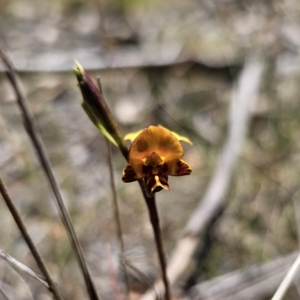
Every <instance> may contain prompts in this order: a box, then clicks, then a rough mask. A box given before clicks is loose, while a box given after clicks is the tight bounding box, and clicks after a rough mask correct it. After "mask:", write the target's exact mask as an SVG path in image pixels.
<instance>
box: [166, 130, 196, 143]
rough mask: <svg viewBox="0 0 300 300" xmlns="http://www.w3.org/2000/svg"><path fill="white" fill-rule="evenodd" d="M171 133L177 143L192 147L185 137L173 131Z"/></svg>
mask: <svg viewBox="0 0 300 300" xmlns="http://www.w3.org/2000/svg"><path fill="white" fill-rule="evenodd" d="M171 133H172V134H173V135H174V136H175V137H176V139H177V140H178V141H183V142H186V143H188V144H190V145H193V143H192V142H191V140H190V139H189V138H187V137H186V136H183V135H179V134H178V133H176V132H174V131H171Z"/></svg>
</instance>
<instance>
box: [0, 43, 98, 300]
mask: <svg viewBox="0 0 300 300" xmlns="http://www.w3.org/2000/svg"><path fill="white" fill-rule="evenodd" d="M0 58H1V60H2V62H3V64H4V65H5V67H6V69H7V70H6V75H7V77H8V80H9V81H10V83H11V85H12V87H13V90H14V92H15V94H16V98H17V102H18V105H19V107H20V110H21V113H22V115H23V121H24V126H25V128H26V130H27V133H28V135H29V137H30V139H31V141H32V144H33V146H34V148H35V150H36V152H37V156H38V158H39V161H40V164H41V166H42V169H43V170H44V172H45V174H46V176H47V179H48V182H49V185H50V187H51V189H52V192H53V194H54V198H55V200H56V205H57V207H58V210H59V212H60V216H61V219H62V222H63V224H64V226H65V228H66V231H67V233H68V235H69V239H70V242H71V244H72V248H73V250H74V253H75V257H76V259H77V262H78V264H79V267H80V269H81V272H82V274H83V277H84V280H85V284H86V288H87V291H88V294H89V296H90V299H91V300H99V299H100V298H99V296H98V293H97V290H96V288H95V286H94V283H93V280H92V277H91V275H90V272H89V269H88V267H87V264H86V261H85V258H84V255H83V252H82V249H81V246H80V244H79V241H78V238H77V235H76V233H75V230H74V227H73V224H72V222H71V218H70V215H69V213H68V211H67V209H66V207H65V204H64V201H63V197H62V194H61V192H60V189H59V187H58V183H57V181H56V178H55V176H54V172H53V169H52V166H51V163H50V160H49V157H48V155H47V152H46V149H45V146H44V144H43V141H42V139H41V137H40V135H39V133H38V130H37V127H36V124H35V120H34V118H33V115H32V113H31V111H30V109H29V106H28V103H27V99H26V97H25V95H24V93H23V91H22V86H21V81H20V79H19V76H18V74H17V73H16V71H15V69H14V67H13V63H12V62H11V61H10V59H9V58H8V56H7V55H6V53H5V52H4V51H3V50H2V49H1V48H0Z"/></svg>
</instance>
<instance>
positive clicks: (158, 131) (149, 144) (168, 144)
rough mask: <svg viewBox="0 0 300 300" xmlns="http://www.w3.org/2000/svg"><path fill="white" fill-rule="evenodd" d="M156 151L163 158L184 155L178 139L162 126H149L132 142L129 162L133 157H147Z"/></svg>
mask: <svg viewBox="0 0 300 300" xmlns="http://www.w3.org/2000/svg"><path fill="white" fill-rule="evenodd" d="M153 152H155V153H156V154H157V155H158V156H159V157H161V159H165V158H166V157H168V156H172V157H173V156H175V157H177V158H178V159H180V158H182V156H183V148H182V146H181V144H180V142H179V141H178V139H177V138H176V137H175V136H174V135H173V134H172V133H171V132H170V131H169V130H168V129H166V128H164V127H162V126H149V127H148V128H146V129H144V130H143V131H142V132H141V133H140V134H139V135H138V136H137V137H136V138H135V140H134V141H133V142H132V144H131V147H130V150H129V162H130V161H131V160H132V159H141V160H142V159H145V158H146V157H149V156H150V155H151V154H152V153H153Z"/></svg>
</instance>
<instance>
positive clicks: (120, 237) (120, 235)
mask: <svg viewBox="0 0 300 300" xmlns="http://www.w3.org/2000/svg"><path fill="white" fill-rule="evenodd" d="M106 144H107V156H108V166H109V175H110V184H111V190H112V194H113V209H114V216H115V220H116V224H117V237H118V241H119V244H120V249H121V264H122V267H123V270H124V279H125V286H126V298H127V299H130V295H129V291H130V285H129V280H128V273H127V270H126V266H125V263H124V259H125V247H124V239H123V231H122V224H121V217H120V209H119V203H118V198H117V191H116V185H115V180H114V175H113V165H112V157H111V145H110V142H109V141H108V140H107V139H106Z"/></svg>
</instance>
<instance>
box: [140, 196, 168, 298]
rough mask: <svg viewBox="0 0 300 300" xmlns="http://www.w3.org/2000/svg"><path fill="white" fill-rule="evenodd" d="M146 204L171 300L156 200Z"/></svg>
mask: <svg viewBox="0 0 300 300" xmlns="http://www.w3.org/2000/svg"><path fill="white" fill-rule="evenodd" d="M146 203H147V206H148V212H149V217H150V221H151V224H152V228H153V232H154V237H155V244H156V250H157V253H158V258H159V262H160V266H161V273H162V280H163V283H164V287H165V299H166V300H170V299H171V293H170V287H169V282H168V278H167V263H166V258H165V254H164V248H163V244H162V238H161V230H160V225H159V215H158V211H157V207H156V201H155V199H148V198H146Z"/></svg>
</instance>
